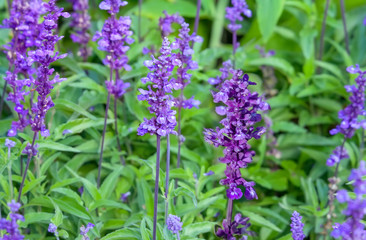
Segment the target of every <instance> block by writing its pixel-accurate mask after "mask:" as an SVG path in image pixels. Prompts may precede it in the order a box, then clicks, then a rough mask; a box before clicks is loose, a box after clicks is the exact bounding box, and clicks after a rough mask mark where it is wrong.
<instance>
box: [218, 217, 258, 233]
mask: <svg viewBox="0 0 366 240" xmlns="http://www.w3.org/2000/svg"><path fill="white" fill-rule="evenodd" d="M239 225H241V227H239ZM250 225H251V224H250V223H249V218H248V217H242V216H241V214H240V213H238V214H236V215H235V217H234V221H232V222H231V223H228V221H227V219H224V220H223V221H222V228H221V227H219V228H218V229H217V230H216V236H218V237H220V238H223V239H227V240H236V237H235V236H236V235H238V236H243V235H244V234H247V235H249V236H250V235H253V232H251V231H248V230H247V229H248V228H249V227H250ZM241 239H243V240H244V239H247V238H246V236H243V238H241Z"/></svg>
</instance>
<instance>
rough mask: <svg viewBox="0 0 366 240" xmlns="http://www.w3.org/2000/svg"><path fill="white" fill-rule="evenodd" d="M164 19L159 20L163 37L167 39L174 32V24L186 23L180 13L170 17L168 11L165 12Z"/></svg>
mask: <svg viewBox="0 0 366 240" xmlns="http://www.w3.org/2000/svg"><path fill="white" fill-rule="evenodd" d="M163 13H164V15H165V16H164V17H161V18H159V27H160V30H161V35H162V36H163V37H167V36H168V35H170V34H171V33H172V32H173V29H172V24H173V23H178V24H182V23H184V18H183V17H181V16H180V15H179V14H178V13H176V14H173V15H169V14H168V13H167V12H166V11H164V12H163Z"/></svg>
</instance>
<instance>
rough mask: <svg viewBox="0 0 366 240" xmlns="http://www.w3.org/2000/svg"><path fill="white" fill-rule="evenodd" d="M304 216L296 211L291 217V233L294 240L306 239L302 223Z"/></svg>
mask: <svg viewBox="0 0 366 240" xmlns="http://www.w3.org/2000/svg"><path fill="white" fill-rule="evenodd" d="M301 219H302V216H301V215H300V214H299V213H298V212H296V211H294V212H293V214H292V217H291V224H290V226H291V232H292V238H293V239H294V240H303V239H304V238H305V235H304V232H303V228H304V224H303V223H302V222H301Z"/></svg>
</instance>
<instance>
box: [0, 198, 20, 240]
mask: <svg viewBox="0 0 366 240" xmlns="http://www.w3.org/2000/svg"><path fill="white" fill-rule="evenodd" d="M8 207H9V208H10V214H9V220H7V219H5V218H2V219H0V230H5V233H4V235H2V237H0V239H2V240H23V239H24V236H23V235H22V234H21V232H20V230H19V226H18V221H24V217H23V216H22V215H21V214H19V213H17V212H18V211H19V208H20V207H21V205H20V203H17V202H15V200H12V201H11V202H10V203H8Z"/></svg>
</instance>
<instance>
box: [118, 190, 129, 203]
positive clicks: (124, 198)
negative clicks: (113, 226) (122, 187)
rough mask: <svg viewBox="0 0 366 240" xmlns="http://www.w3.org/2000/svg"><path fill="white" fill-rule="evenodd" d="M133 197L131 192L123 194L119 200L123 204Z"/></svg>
mask: <svg viewBox="0 0 366 240" xmlns="http://www.w3.org/2000/svg"><path fill="white" fill-rule="evenodd" d="M130 195H131V192H126V193H122V194H121V197H120V198H119V199H120V200H121V201H122V202H127V200H128V197H129V196H130Z"/></svg>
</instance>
